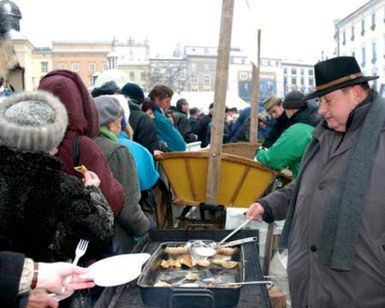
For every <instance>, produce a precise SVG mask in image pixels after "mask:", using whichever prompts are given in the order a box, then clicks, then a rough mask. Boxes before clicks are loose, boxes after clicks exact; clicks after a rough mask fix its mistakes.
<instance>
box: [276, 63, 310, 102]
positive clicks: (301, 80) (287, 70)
mask: <svg viewBox="0 0 385 308" xmlns="http://www.w3.org/2000/svg"><path fill="white" fill-rule="evenodd" d="M282 70H283V89H284V95H286V94H287V93H288V92H290V91H292V90H298V91H301V92H302V93H309V92H312V91H314V87H315V80H314V66H313V65H312V64H305V63H301V62H294V61H282Z"/></svg>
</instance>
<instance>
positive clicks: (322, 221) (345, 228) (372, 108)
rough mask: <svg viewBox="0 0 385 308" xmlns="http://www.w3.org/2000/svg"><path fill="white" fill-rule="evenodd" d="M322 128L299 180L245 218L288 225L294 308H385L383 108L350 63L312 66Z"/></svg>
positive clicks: (335, 61)
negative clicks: (284, 221) (277, 221)
mask: <svg viewBox="0 0 385 308" xmlns="http://www.w3.org/2000/svg"><path fill="white" fill-rule="evenodd" d="M315 78H316V91H315V92H314V93H311V94H310V95H308V97H307V98H314V97H319V98H320V107H319V112H320V114H321V115H322V117H323V118H324V122H323V123H322V124H320V125H318V126H317V127H316V129H315V130H314V132H313V136H314V139H313V141H312V142H311V143H310V144H309V146H308V148H307V151H306V153H305V155H304V157H303V159H302V162H301V170H300V173H299V176H298V178H297V179H296V180H295V181H293V182H292V183H290V184H289V185H288V186H286V187H285V188H284V189H282V190H279V191H276V192H274V193H272V194H270V195H268V196H267V197H265V198H262V199H261V200H259V203H255V204H252V205H251V206H250V208H249V210H248V213H247V216H248V217H249V218H255V219H259V220H261V219H264V220H265V221H267V222H272V221H274V220H282V219H285V218H286V224H285V227H284V230H283V233H282V241H281V245H282V246H283V247H289V261H288V275H289V281H290V290H291V296H292V302H293V306H294V307H385V210H384V200H385V189H384V178H385V163H384V161H385V124H384V120H385V101H384V99H383V98H381V97H380V96H379V95H378V94H377V93H376V92H375V91H374V90H372V89H370V87H369V85H368V81H369V80H373V79H376V78H378V77H375V76H369V77H366V76H363V74H362V72H361V71H360V68H359V66H358V64H357V62H356V60H355V58H353V57H338V58H333V59H329V60H326V61H322V62H320V63H318V64H316V65H315Z"/></svg>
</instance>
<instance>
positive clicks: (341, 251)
mask: <svg viewBox="0 0 385 308" xmlns="http://www.w3.org/2000/svg"><path fill="white" fill-rule="evenodd" d="M369 99H371V100H373V103H372V104H371V106H370V107H369V110H368V113H367V115H366V117H365V119H364V122H363V124H362V126H361V129H360V134H359V136H358V140H357V143H356V145H355V148H354V149H353V150H352V151H351V152H352V153H351V156H350V157H349V158H348V159H347V163H346V165H345V167H344V172H343V173H342V174H343V176H342V178H343V180H342V182H341V184H340V188H339V189H338V194H337V195H336V196H335V198H334V199H333V201H332V203H331V204H330V207H329V209H328V211H327V213H326V216H325V218H324V222H323V226H322V245H321V247H320V249H319V250H318V251H319V254H318V257H319V260H320V262H321V263H322V264H324V265H326V266H329V267H330V268H333V269H336V270H341V271H349V270H350V269H351V268H352V266H353V264H354V261H355V250H354V248H355V240H356V238H357V234H358V231H359V228H360V226H361V222H362V213H363V211H364V198H365V193H366V190H367V187H368V184H369V179H370V174H371V170H372V166H373V161H374V158H375V155H376V153H377V151H376V146H377V144H378V140H379V137H380V133H381V128H382V126H383V124H384V119H385V102H384V100H383V99H381V98H379V97H377V94H376V93H373V95H372V97H370V98H369ZM318 148H319V144H318V141H316V140H313V141H312V142H311V143H310V144H309V146H308V149H307V151H306V153H305V155H304V157H303V160H302V163H301V171H300V174H299V176H298V178H297V185H296V187H295V188H294V191H293V198H292V201H291V204H290V207H289V211H288V214H287V219H286V223H285V227H284V230H283V232H282V241H281V246H283V247H287V244H288V240H289V234H290V229H291V226H292V222H293V218H294V212H295V204H296V199H297V195H298V192H299V186H300V182H301V178H302V175H303V172H304V169H305V168H306V166H307V164H308V163H309V162H310V160H311V159H312V158H313V157H314V156H316V153H317V151H318Z"/></svg>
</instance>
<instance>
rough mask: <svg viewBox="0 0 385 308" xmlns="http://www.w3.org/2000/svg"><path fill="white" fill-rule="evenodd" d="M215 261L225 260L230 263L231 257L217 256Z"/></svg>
mask: <svg viewBox="0 0 385 308" xmlns="http://www.w3.org/2000/svg"><path fill="white" fill-rule="evenodd" d="M215 259H220V260H224V261H230V260H231V256H226V255H218V254H217V255H216V256H215Z"/></svg>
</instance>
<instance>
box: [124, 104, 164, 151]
mask: <svg viewBox="0 0 385 308" xmlns="http://www.w3.org/2000/svg"><path fill="white" fill-rule="evenodd" d="M129 123H130V125H131V127H132V129H133V131H134V137H133V139H134V141H135V142H137V143H139V144H141V145H142V146H144V147H145V148H147V150H149V151H150V153H151V154H154V151H155V150H159V151H166V147H165V145H164V144H163V143H162V142H161V141H160V140H159V139H158V135H157V133H156V125H155V123H154V121H153V120H152V119H151V118H150V117H149V116H148V115H147V114H146V113H145V112H143V111H142V110H140V109H139V107H138V105H135V104H132V103H130V118H129Z"/></svg>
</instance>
